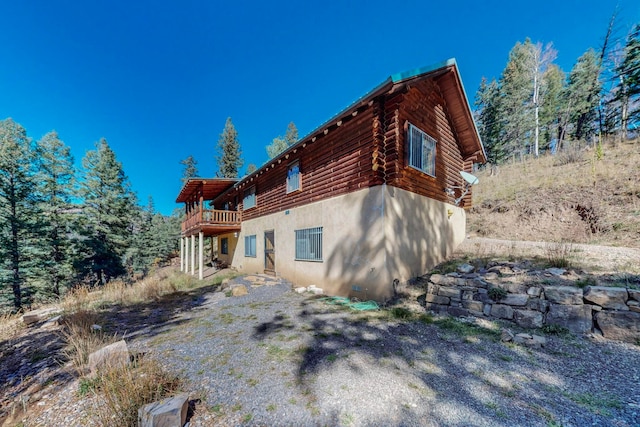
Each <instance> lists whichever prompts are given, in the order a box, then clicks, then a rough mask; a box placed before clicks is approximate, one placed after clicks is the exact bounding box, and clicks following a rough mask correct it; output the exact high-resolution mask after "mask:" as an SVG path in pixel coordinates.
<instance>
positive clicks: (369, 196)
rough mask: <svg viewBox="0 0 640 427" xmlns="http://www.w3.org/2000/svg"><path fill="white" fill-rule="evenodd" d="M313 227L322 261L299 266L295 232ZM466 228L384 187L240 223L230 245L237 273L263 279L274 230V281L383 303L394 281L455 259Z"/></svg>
mask: <svg viewBox="0 0 640 427" xmlns="http://www.w3.org/2000/svg"><path fill="white" fill-rule="evenodd" d="M447 209H451V210H452V212H453V215H452V216H451V219H448V218H447ZM312 227H323V236H322V237H323V261H322V262H311V261H295V259H294V258H295V233H294V230H299V229H304V228H312ZM464 227H465V217H464V210H462V209H460V208H456V207H454V206H451V205H445V204H444V203H441V202H438V201H435V200H432V199H428V198H426V197H423V196H418V195H416V194H413V193H409V192H407V191H404V190H400V189H397V188H393V187H388V186H384V185H383V186H376V187H372V188H367V189H363V190H360V191H357V192H354V193H349V194H347V195H343V196H338V197H334V198H332V199H327V200H323V201H320V202H317V203H312V204H309V205H306V206H302V207H298V208H293V209H289V210H288V211H283V212H278V213H275V214H271V215H267V216H264V217H260V218H257V219H253V220H248V221H243V222H242V231H241V233H240V234H239V236H238V239H233V235H229V236H226V237H229V238H230V240H229V249H230V253H231V249H232V248H235V252H234V253H233V260H232V262H231V264H232V265H233V266H235V267H236V268H237V269H238V270H239V271H240V272H243V273H260V272H263V271H264V232H265V231H267V230H273V231H274V234H275V251H276V254H275V255H276V274H277V275H279V276H282V277H284V278H286V279H288V280H290V281H291V282H293V283H294V284H295V285H296V286H309V285H312V284H313V285H316V286H318V287H321V288H323V289H324V290H325V292H326V293H328V294H333V295H350V296H356V297H358V298H360V299H377V300H384V299H388V298H390V297H391V296H392V294H393V286H392V283H393V280H394V279H396V278H397V279H399V280H400V281H405V280H408V279H409V278H411V277H415V276H417V275H420V274H424V273H425V272H426V271H427V270H428V269H429V268H430V267H432V266H434V265H435V264H436V263H437V262H439V261H441V260H442V259H443V258H444V256H445V255H447V254H450V253H451V251H452V250H453V248H454V247H455V246H456V245H457V244H458V243H460V242H461V241H462V239H463V238H464ZM253 234H255V235H256V254H257V256H256V257H255V258H252V257H245V256H244V236H247V235H253ZM232 239H233V240H232ZM232 241H233V245H232ZM236 242H237V246H236V245H235V244H236ZM220 257H221V259H222V256H220Z"/></svg>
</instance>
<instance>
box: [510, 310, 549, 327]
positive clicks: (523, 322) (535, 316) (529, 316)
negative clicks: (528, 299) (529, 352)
mask: <svg viewBox="0 0 640 427" xmlns="http://www.w3.org/2000/svg"><path fill="white" fill-rule="evenodd" d="M513 319H514V320H515V322H516V324H517V325H518V326H521V327H523V328H540V327H542V320H543V318H542V313H540V312H539V311H536V310H514V312H513Z"/></svg>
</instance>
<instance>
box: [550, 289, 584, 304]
mask: <svg viewBox="0 0 640 427" xmlns="http://www.w3.org/2000/svg"><path fill="white" fill-rule="evenodd" d="M544 296H545V298H547V299H548V300H549V301H551V302H552V303H555V304H567V305H581V304H583V303H584V302H583V301H582V296H583V293H582V289H580V288H574V287H573V286H545V287H544Z"/></svg>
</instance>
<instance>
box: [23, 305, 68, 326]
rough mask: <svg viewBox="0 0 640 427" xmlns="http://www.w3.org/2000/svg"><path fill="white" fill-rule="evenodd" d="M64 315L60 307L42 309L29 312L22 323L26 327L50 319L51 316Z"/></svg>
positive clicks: (24, 315)
mask: <svg viewBox="0 0 640 427" xmlns="http://www.w3.org/2000/svg"><path fill="white" fill-rule="evenodd" d="M60 313H62V309H61V308H58V307H51V308H41V309H38V310H32V311H28V312H26V313H25V314H23V315H22V322H23V323H24V324H25V325H32V324H34V323H38V322H41V321H43V320H46V319H48V318H49V317H51V316H55V315H57V314H60Z"/></svg>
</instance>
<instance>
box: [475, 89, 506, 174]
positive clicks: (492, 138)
mask: <svg viewBox="0 0 640 427" xmlns="http://www.w3.org/2000/svg"><path fill="white" fill-rule="evenodd" d="M500 97H501V95H500V87H499V86H498V82H496V80H495V79H493V80H491V82H489V83H487V80H486V79H485V78H482V81H481V82H480V88H479V89H478V92H477V93H476V102H475V105H476V108H477V110H476V118H477V122H478V132H479V134H480V138H481V139H482V142H483V143H484V146H485V149H486V151H487V161H488V162H489V163H493V164H497V163H500V162H502V161H503V160H504V159H505V157H506V156H507V150H506V147H505V144H504V141H503V140H502V139H501V137H500V136H501V134H502V126H503V125H504V119H503V118H502V116H501V113H500V100H501V99H500Z"/></svg>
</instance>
